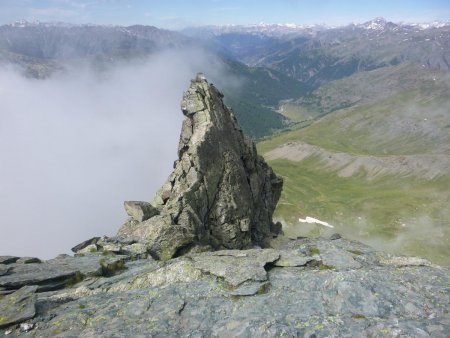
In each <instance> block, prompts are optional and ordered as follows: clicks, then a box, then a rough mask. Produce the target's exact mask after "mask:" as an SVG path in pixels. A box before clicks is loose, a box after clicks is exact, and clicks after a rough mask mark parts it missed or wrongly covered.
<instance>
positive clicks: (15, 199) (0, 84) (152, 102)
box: [0, 51, 226, 258]
mask: <svg viewBox="0 0 450 338" xmlns="http://www.w3.org/2000/svg"><path fill="white" fill-rule="evenodd" d="M198 71H203V72H205V73H206V75H207V76H208V77H209V78H213V79H214V78H217V79H222V81H223V80H224V79H225V80H226V77H224V76H223V74H221V71H222V69H221V65H220V62H219V61H217V60H214V59H212V58H211V57H210V56H207V55H205V54H203V53H201V52H198V51H185V52H183V53H180V52H179V51H178V52H177V51H172V52H161V53H159V54H157V55H153V56H152V57H150V58H149V59H148V60H146V61H145V62H143V61H140V62H134V63H122V64H120V65H116V66H114V67H112V68H111V69H109V70H108V71H103V72H101V73H99V72H96V71H92V70H91V69H90V68H89V67H88V66H86V67H78V68H77V69H69V70H68V71H67V72H65V73H63V74H58V75H55V76H53V77H52V78H50V79H46V80H34V79H26V78H24V77H22V76H21V75H19V73H18V72H16V71H15V70H13V69H12V68H0V161H1V165H0V215H1V220H0V230H1V232H0V255H20V256H24V255H28V256H38V257H41V258H51V257H53V256H56V255H57V254H59V253H67V252H68V251H69V250H70V248H71V247H72V246H74V245H75V244H77V243H79V242H80V241H82V240H85V239H87V238H89V237H90V236H102V235H109V236H111V235H114V234H115V233H116V231H117V230H118V228H119V226H120V225H121V224H122V223H123V222H124V221H125V220H126V218H127V215H126V213H125V211H124V209H123V201H124V200H150V199H151V198H152V197H153V195H154V193H155V191H156V190H157V189H158V188H159V187H160V186H161V185H162V183H164V181H165V179H166V178H167V176H168V174H169V173H170V171H171V169H172V164H173V161H174V160H175V159H176V157H177V153H176V151H177V145H178V137H179V132H180V129H181V121H182V119H183V115H182V113H181V111H180V100H181V96H182V93H183V91H184V90H185V89H187V87H188V86H189V81H190V79H191V78H193V77H194V76H195V74H196V72H198Z"/></svg>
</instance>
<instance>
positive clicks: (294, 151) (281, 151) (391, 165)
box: [264, 142, 450, 180]
mask: <svg viewBox="0 0 450 338" xmlns="http://www.w3.org/2000/svg"><path fill="white" fill-rule="evenodd" d="M312 156H314V157H318V158H319V159H320V160H321V161H322V162H323V167H324V168H325V169H329V170H336V171H337V174H338V175H339V176H341V177H351V176H353V175H356V174H358V173H359V172H361V170H363V171H364V172H365V173H366V175H367V177H368V178H375V177H377V176H381V175H387V174H390V175H401V176H417V177H420V178H424V179H427V180H432V179H435V178H438V177H440V176H444V175H448V174H449V173H450V156H449V155H445V154H432V155H431V154H430V155H427V154H421V155H389V156H370V155H351V154H347V153H340V152H332V151H328V150H325V149H323V148H320V147H317V146H314V145H310V144H307V143H302V142H288V143H286V144H284V145H282V146H279V147H277V148H275V149H273V150H271V151H269V152H267V153H266V154H264V157H265V158H266V159H267V160H269V161H270V160H275V159H287V160H290V161H296V162H300V161H303V160H305V159H307V158H309V157H312Z"/></svg>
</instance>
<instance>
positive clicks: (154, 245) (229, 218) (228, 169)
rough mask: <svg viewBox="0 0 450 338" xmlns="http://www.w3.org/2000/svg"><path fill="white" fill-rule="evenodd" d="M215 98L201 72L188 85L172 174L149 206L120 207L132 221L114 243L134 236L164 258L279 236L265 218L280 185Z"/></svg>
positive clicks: (269, 214) (130, 204)
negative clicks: (124, 209) (119, 239)
mask: <svg viewBox="0 0 450 338" xmlns="http://www.w3.org/2000/svg"><path fill="white" fill-rule="evenodd" d="M222 98H223V95H222V93H220V92H219V91H218V90H217V89H216V88H215V87H214V85H212V84H210V83H208V81H207V80H206V79H205V77H204V76H203V75H202V74H198V75H197V77H196V78H195V80H192V81H191V85H190V87H189V89H188V90H187V91H186V92H185V93H184V95H183V99H182V102H181V110H182V112H183V114H184V115H185V116H186V118H185V120H184V121H183V126H182V130H181V136H180V141H179V146H178V160H177V161H176V162H175V164H174V171H173V172H172V174H171V175H170V176H169V178H168V179H167V181H166V183H165V184H164V185H163V186H162V187H161V189H159V191H158V192H157V194H156V197H155V198H154V199H153V201H152V202H151V203H150V204H148V203H147V204H145V202H125V207H126V209H127V212H128V214H129V215H130V216H132V217H131V218H130V219H129V220H128V221H127V222H126V223H125V224H124V226H122V228H121V229H120V230H119V233H118V237H119V238H136V239H137V240H138V241H139V242H142V243H145V244H146V245H147V246H148V251H149V252H150V254H151V255H152V256H153V257H155V258H158V259H162V260H167V259H170V258H172V257H175V256H179V255H181V254H183V253H186V252H188V251H192V250H195V251H208V250H218V249H245V248H249V247H251V246H252V245H258V246H261V247H266V246H267V244H268V241H269V240H270V238H271V237H272V236H273V235H274V234H276V233H277V232H278V231H279V227H277V226H275V225H274V224H273V222H272V214H273V211H274V209H275V206H276V204H277V202H278V199H279V197H280V194H281V189H282V186H283V180H282V179H281V177H279V176H277V175H275V173H274V172H273V171H272V169H271V168H270V167H269V166H268V165H267V163H266V162H265V161H264V159H263V158H262V157H261V156H258V154H257V152H256V147H255V144H254V143H253V141H252V140H251V139H250V138H248V137H247V136H245V135H244V134H243V132H242V130H241V128H240V127H239V125H238V123H237V121H236V118H235V117H234V115H233V112H232V111H231V110H230V109H229V108H227V107H226V106H225V105H224V103H223V101H222ZM146 214H147V215H149V217H145V215H146ZM135 215H137V217H136V216H135Z"/></svg>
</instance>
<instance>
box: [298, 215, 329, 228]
mask: <svg viewBox="0 0 450 338" xmlns="http://www.w3.org/2000/svg"><path fill="white" fill-rule="evenodd" d="M298 221H299V222H300V223H310V224H314V223H315V224H321V225H324V226H326V227H328V228H334V226H333V225H331V224H329V223H327V222H324V221H321V220H319V219H317V218H313V217H309V216H306V218H299V219H298Z"/></svg>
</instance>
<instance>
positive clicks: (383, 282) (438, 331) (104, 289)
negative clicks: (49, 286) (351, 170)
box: [0, 238, 450, 338]
mask: <svg viewBox="0 0 450 338" xmlns="http://www.w3.org/2000/svg"><path fill="white" fill-rule="evenodd" d="M92 257H95V255H92ZM101 257H102V256H101ZM106 257H109V258H111V259H112V258H113V257H115V256H114V255H111V256H106ZM43 264H46V262H43V263H41V264H23V266H27V267H31V266H35V267H36V268H37V267H38V266H42V265H43ZM71 264H72V265H73V266H77V265H78V264H79V265H80V266H79V267H78V270H79V271H82V270H83V268H82V266H85V265H86V257H74V258H72V263H71ZM124 264H125V269H122V270H120V271H119V273H118V274H114V275H104V274H103V275H102V274H93V275H89V276H87V275H86V276H84V277H81V278H80V279H81V280H80V282H78V283H76V284H75V285H71V286H67V287H65V288H63V289H60V290H55V291H46V292H45V291H40V290H39V289H37V290H36V291H37V294H36V295H34V296H33V295H32V293H31V292H28V291H27V292H23V289H21V290H19V291H16V292H15V293H13V294H11V295H8V296H4V298H0V316H4V317H6V315H5V314H8V316H10V315H9V314H11V313H12V312H11V311H13V312H14V313H15V314H16V315H17V316H18V317H19V318H18V319H14V320H10V319H8V323H9V324H4V327H3V328H0V336H2V334H4V333H5V332H7V331H8V332H10V331H12V332H10V333H11V335H12V336H16V335H17V336H19V335H21V334H23V332H22V328H21V327H20V326H18V325H16V324H13V323H19V321H22V322H23V321H26V324H27V327H30V328H31V329H30V331H29V332H28V333H27V335H28V336H33V337H53V336H59V337H135V336H142V337H180V336H181V337H249V338H250V337H251V338H253V337H380V338H381V337H433V338H435V337H438V338H439V337H448V332H449V327H450V316H449V310H450V308H449V300H450V294H449V292H448V280H449V277H450V273H449V272H450V271H449V269H448V268H442V267H437V266H433V265H432V264H431V263H430V262H428V261H426V260H424V259H418V258H413V257H393V256H390V255H387V254H384V253H381V252H376V251H374V250H373V249H371V248H370V247H367V246H365V245H362V244H360V243H356V242H352V241H347V240H345V239H342V238H341V239H335V240H333V241H330V240H328V239H322V238H315V239H300V240H292V241H289V242H287V243H285V244H283V245H281V246H280V248H278V249H251V250H220V251H215V252H203V253H195V254H190V253H188V254H186V255H184V256H181V257H178V258H175V259H171V260H169V261H164V262H163V261H156V260H153V259H152V258H147V259H138V260H133V261H126V262H125V263H124ZM88 270H91V268H89V269H88ZM83 278H84V279H83ZM34 290H35V289H34ZM19 292H22V293H24V294H25V295H24V296H23V297H22V296H21V297H16V296H15V295H17V294H18V293H19ZM33 292H34V291H33ZM12 296H14V299H16V300H14V301H11V300H12V299H13V297H12ZM24 299H25V301H24ZM24 302H25V303H26V304H27V305H26V307H24V308H23V309H22V308H20V304H25V303H24ZM5 304H9V305H8V306H13V307H15V308H14V309H15V310H12V309H13V308H11V307H9V308H8V309H9V310H8V311H6V310H5ZM34 308H35V312H33V311H32V310H33V309H34ZM31 317H33V318H32V319H31ZM8 318H10V317H8ZM4 322H5V320H4ZM22 326H24V325H22Z"/></svg>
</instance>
